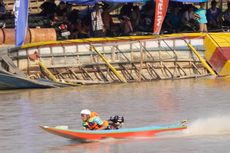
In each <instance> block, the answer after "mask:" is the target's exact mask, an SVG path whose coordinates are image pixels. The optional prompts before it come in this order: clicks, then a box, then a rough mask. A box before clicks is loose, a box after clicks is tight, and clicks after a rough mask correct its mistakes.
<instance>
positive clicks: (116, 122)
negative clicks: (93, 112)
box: [108, 115, 124, 130]
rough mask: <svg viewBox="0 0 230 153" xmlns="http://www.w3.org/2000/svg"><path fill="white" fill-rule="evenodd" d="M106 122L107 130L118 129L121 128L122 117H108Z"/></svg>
mask: <svg viewBox="0 0 230 153" xmlns="http://www.w3.org/2000/svg"><path fill="white" fill-rule="evenodd" d="M108 121H109V128H110V129H111V130H114V129H120V128H121V127H122V124H123V123H124V117H123V116H118V115H115V116H110V118H109V119H108Z"/></svg>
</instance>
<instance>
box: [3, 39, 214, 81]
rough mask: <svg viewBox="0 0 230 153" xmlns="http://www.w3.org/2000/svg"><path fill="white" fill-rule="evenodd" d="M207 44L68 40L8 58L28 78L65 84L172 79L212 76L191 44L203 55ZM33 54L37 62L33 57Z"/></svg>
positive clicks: (29, 48)
mask: <svg viewBox="0 0 230 153" xmlns="http://www.w3.org/2000/svg"><path fill="white" fill-rule="evenodd" d="M203 40H204V37H203V36H200V35H198V36H195V37H194V36H192V37H189V36H188V37H181V36H180V37H167V36H166V37H164V38H160V37H156V36H140V37H119V38H105V39H103V38H96V39H81V40H67V41H63V42H62V41H59V42H58V41H57V42H45V43H37V44H28V45H25V46H22V47H21V48H12V49H10V50H9V51H8V55H7V56H9V57H10V59H11V60H12V62H13V63H14V64H15V66H16V67H17V69H19V70H20V71H21V72H23V73H24V75H25V76H26V78H28V79H33V80H37V79H39V80H41V79H43V80H48V81H53V82H55V83H62V85H63V83H65V84H66V85H68V84H70V85H74V84H105V83H126V82H137V81H152V80H165V79H171V80H174V79H185V78H197V77H203V76H207V75H210V72H209V71H208V70H207V68H206V67H204V66H203V65H202V63H201V61H200V60H199V59H198V58H197V56H195V55H194V53H193V52H192V49H191V48H190V47H189V46H188V43H189V44H191V45H192V46H193V47H194V48H196V50H197V51H198V52H199V54H200V55H201V56H202V55H203V52H204V46H203ZM35 53H36V55H37V59H33V58H31V57H35V56H34V55H35ZM1 62H3V60H1ZM39 63H40V64H39ZM41 63H42V64H41ZM0 81H1V80H0Z"/></svg>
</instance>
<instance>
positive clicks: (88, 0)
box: [61, 0, 208, 5]
mask: <svg viewBox="0 0 230 153" xmlns="http://www.w3.org/2000/svg"><path fill="white" fill-rule="evenodd" d="M61 1H63V2H68V3H75V4H79V5H94V4H95V3H97V2H102V1H103V2H112V3H131V2H146V1H148V0H61ZM170 1H174V2H190V3H200V2H207V1H208V0H170Z"/></svg>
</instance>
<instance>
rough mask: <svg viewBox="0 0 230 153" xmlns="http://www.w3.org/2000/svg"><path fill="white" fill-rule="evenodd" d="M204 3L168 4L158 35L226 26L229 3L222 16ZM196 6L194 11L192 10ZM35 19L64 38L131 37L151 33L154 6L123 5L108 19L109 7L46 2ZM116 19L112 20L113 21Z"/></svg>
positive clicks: (1, 15) (1, 8)
mask: <svg viewBox="0 0 230 153" xmlns="http://www.w3.org/2000/svg"><path fill="white" fill-rule="evenodd" d="M205 4H206V3H200V4H199V6H198V7H197V5H193V4H183V3H176V2H170V3H169V9H168V11H167V15H166V18H165V20H164V23H163V25H162V30H161V33H178V32H199V31H200V32H207V31H211V30H217V29H222V28H223V27H224V26H225V27H229V26H230V2H228V4H227V9H226V10H224V11H223V12H222V11H221V9H219V8H218V7H217V4H218V3H217V2H216V1H215V0H213V1H212V2H211V6H210V8H208V9H207V10H206V9H205V8H206V5H205ZM195 6H196V7H195ZM40 8H41V12H40V13H39V14H37V15H36V16H40V17H43V18H46V19H48V20H49V21H50V22H48V25H46V27H47V26H48V27H54V28H56V29H58V28H60V26H61V29H65V30H67V31H69V32H70V35H69V36H68V38H72V39H75V38H88V37H104V36H109V37H111V36H125V35H134V34H136V33H139V32H143V33H146V32H148V33H151V32H153V24H154V16H155V14H154V12H155V4H154V2H152V1H148V2H146V3H145V4H144V5H143V6H141V5H138V4H133V3H127V4H124V5H122V6H121V8H120V9H119V13H117V14H115V15H113V16H112V15H111V13H110V9H109V5H108V4H106V3H100V4H99V3H98V4H96V5H95V6H94V7H88V8H87V9H85V10H78V9H76V8H72V4H68V3H65V2H62V1H61V2H60V3H59V4H58V5H56V3H55V0H46V1H45V2H44V3H43V4H42V5H41V6H40ZM5 14H6V10H5V6H4V3H3V0H0V20H1V19H4V15H5ZM114 19H116V20H114Z"/></svg>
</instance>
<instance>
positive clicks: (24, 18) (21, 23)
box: [14, 0, 29, 46]
mask: <svg viewBox="0 0 230 153" xmlns="http://www.w3.org/2000/svg"><path fill="white" fill-rule="evenodd" d="M14 5H15V6H14V7H15V8H14V9H15V28H16V34H15V45H16V46H21V45H23V43H24V39H25V36H26V33H27V25H28V7H29V6H28V5H29V3H28V0H16V1H15V4H14Z"/></svg>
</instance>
